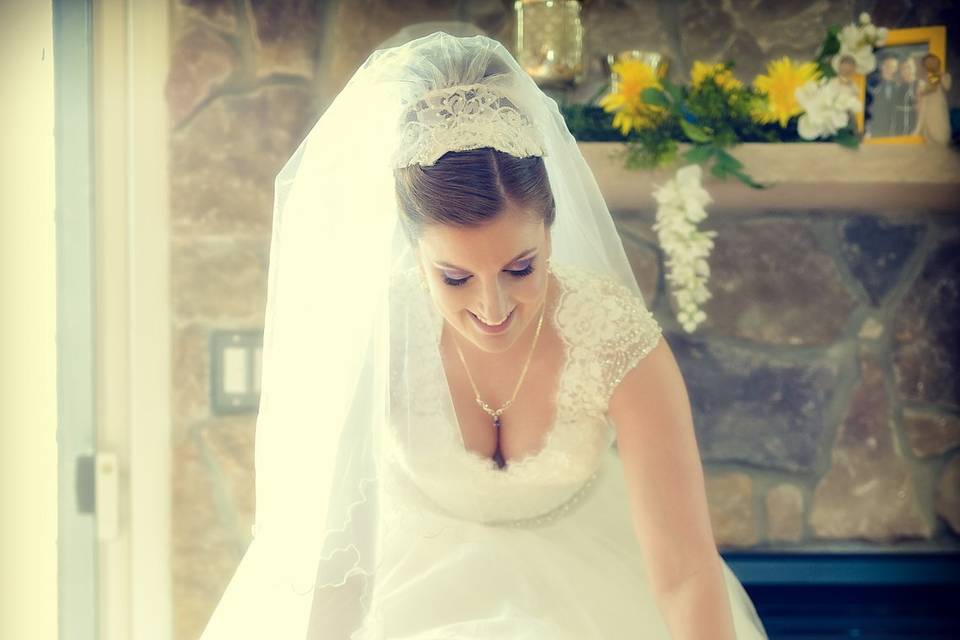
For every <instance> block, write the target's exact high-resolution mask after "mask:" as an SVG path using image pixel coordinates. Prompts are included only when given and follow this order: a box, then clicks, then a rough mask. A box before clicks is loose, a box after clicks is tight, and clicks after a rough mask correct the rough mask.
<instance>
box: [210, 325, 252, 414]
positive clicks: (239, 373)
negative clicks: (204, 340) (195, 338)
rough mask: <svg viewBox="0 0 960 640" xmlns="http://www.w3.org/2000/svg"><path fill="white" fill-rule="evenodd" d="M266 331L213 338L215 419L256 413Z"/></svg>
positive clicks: (219, 333) (216, 333) (226, 333)
mask: <svg viewBox="0 0 960 640" xmlns="http://www.w3.org/2000/svg"><path fill="white" fill-rule="evenodd" d="M262 351H263V331H214V332H212V333H211V335H210V407H211V410H212V412H213V413H214V415H229V414H244V413H256V412H257V408H258V407H259V405H260V371H261V369H260V362H261V354H262Z"/></svg>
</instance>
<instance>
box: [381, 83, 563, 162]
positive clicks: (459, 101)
mask: <svg viewBox="0 0 960 640" xmlns="http://www.w3.org/2000/svg"><path fill="white" fill-rule="evenodd" d="M481 147H493V148H494V149H497V150H499V151H503V152H504V153H509V154H510V155H512V156H516V157H518V158H526V157H528V156H545V155H546V152H545V149H544V144H543V141H542V139H541V136H540V134H539V132H538V131H537V129H536V127H534V126H533V123H532V122H531V121H530V118H528V117H527V116H526V115H524V114H523V113H521V112H520V110H519V109H517V107H516V106H515V105H514V104H513V102H511V101H510V99H509V98H508V97H507V96H506V95H505V94H504V93H503V92H501V91H500V90H498V89H497V88H496V87H493V86H491V85H488V84H467V85H455V86H452V87H445V88H442V89H435V90H433V91H430V92H428V93H426V94H424V95H423V96H421V97H420V99H419V100H417V101H416V102H415V103H414V104H413V106H412V107H410V109H408V110H407V111H406V117H405V119H404V121H403V123H402V124H401V132H400V145H399V149H398V150H397V153H396V155H395V159H394V166H396V167H406V166H408V165H411V164H419V165H422V166H430V165H432V164H434V163H435V162H436V161H437V160H438V159H439V158H440V157H441V156H443V154H445V153H447V152H448V151H466V150H468V149H479V148H481Z"/></svg>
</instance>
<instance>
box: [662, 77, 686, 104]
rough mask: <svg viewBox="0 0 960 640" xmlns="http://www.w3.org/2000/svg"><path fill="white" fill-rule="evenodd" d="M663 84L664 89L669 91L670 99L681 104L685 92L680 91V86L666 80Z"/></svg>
mask: <svg viewBox="0 0 960 640" xmlns="http://www.w3.org/2000/svg"><path fill="white" fill-rule="evenodd" d="M662 84H663V88H664V89H665V90H666V91H667V93H668V94H669V95H670V97H671V98H672V99H673V101H674V102H676V103H679V102H681V101H682V100H683V91H682V90H681V89H680V87H679V86H677V85H675V84H673V83H672V82H668V81H666V80H664V81H663V82H662Z"/></svg>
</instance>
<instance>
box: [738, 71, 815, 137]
mask: <svg viewBox="0 0 960 640" xmlns="http://www.w3.org/2000/svg"><path fill="white" fill-rule="evenodd" d="M819 76H820V72H819V70H818V69H817V64H816V63H815V62H794V61H792V60H791V59H790V58H788V57H786V56H784V57H783V58H780V59H779V60H772V61H771V62H768V63H767V75H765V76H763V75H760V76H757V77H756V78H754V79H753V86H754V88H756V89H757V90H758V91H762V92H763V93H764V94H766V96H767V99H766V101H765V102H762V103H760V105H761V106H760V108H759V109H757V110H756V111H755V112H754V113H753V117H754V119H756V120H757V121H758V122H763V123H767V122H779V123H780V126H781V127H786V126H787V122H789V120H790V118H792V117H793V116H796V115H800V114H801V113H803V108H802V107H801V106H800V103H799V102H797V96H796V92H797V88H798V87H800V86H801V85H803V84H805V83H807V82H808V81H810V80H815V79H816V78H818V77H819Z"/></svg>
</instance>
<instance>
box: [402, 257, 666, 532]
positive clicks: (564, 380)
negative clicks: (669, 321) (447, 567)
mask: <svg viewBox="0 0 960 640" xmlns="http://www.w3.org/2000/svg"><path fill="white" fill-rule="evenodd" d="M554 272H555V274H556V276H557V279H558V281H559V283H560V285H561V286H560V289H561V294H560V299H559V301H558V303H557V305H556V307H555V309H554V312H553V318H552V321H553V322H554V324H555V326H556V327H557V329H558V333H559V334H560V336H561V338H562V340H563V343H564V347H565V355H566V358H565V361H564V364H563V370H562V371H561V374H560V378H559V384H558V387H557V396H556V419H555V422H554V424H553V426H552V428H551V429H550V430H549V431H548V432H547V434H546V436H545V438H544V443H543V445H542V448H541V449H540V450H539V451H537V452H536V453H533V454H530V455H528V456H526V457H524V458H522V459H520V460H517V461H511V462H509V463H508V464H507V466H506V467H505V468H503V469H500V468H499V467H498V466H497V464H496V462H494V460H492V459H491V458H487V457H485V456H482V455H480V454H478V453H475V452H473V451H470V450H468V449H466V448H465V447H464V445H463V439H462V437H461V435H460V429H459V427H458V423H457V418H456V413H455V411H454V409H453V404H452V400H451V398H450V392H449V388H448V387H447V386H446V378H445V374H444V373H443V370H442V366H439V365H438V366H428V365H424V366H416V367H414V366H410V365H411V363H412V361H413V358H412V357H410V356H407V357H406V358H398V359H397V360H399V361H395V362H394V365H393V366H392V369H393V370H392V380H391V389H394V390H396V392H395V393H394V394H392V398H391V414H392V416H393V418H392V424H391V427H393V428H390V429H387V432H388V435H387V437H386V438H385V442H384V444H385V449H384V460H385V461H386V465H385V466H386V471H387V474H386V477H387V478H389V479H388V480H387V482H386V485H385V487H384V491H385V495H386V496H387V497H388V498H398V499H400V502H399V503H397V504H400V503H405V502H406V503H410V504H416V505H417V506H418V507H419V508H439V509H441V510H443V511H445V512H447V513H449V514H451V515H454V516H456V517H460V518H465V519H469V520H474V521H480V522H488V523H503V524H515V525H517V524H523V523H534V522H543V521H544V520H545V519H547V518H545V514H550V513H559V512H560V511H562V510H563V509H564V507H569V506H570V505H571V504H572V503H575V502H576V501H577V500H578V499H579V497H581V496H582V495H583V494H584V493H585V492H586V491H589V488H590V486H591V480H592V479H593V478H594V477H595V476H596V474H597V473H598V472H599V471H600V466H601V462H602V456H603V454H604V453H605V452H606V450H607V449H608V448H609V447H610V445H611V444H612V443H613V441H614V440H615V430H614V428H613V426H612V425H611V423H610V422H609V421H608V419H607V416H606V411H607V406H608V404H609V400H610V397H611V395H612V394H613V391H614V389H615V388H616V386H617V385H618V384H619V382H620V380H621V379H622V378H623V376H624V375H625V374H626V373H627V372H628V371H629V370H630V369H631V368H633V366H634V365H636V363H637V362H638V361H639V360H640V359H642V358H643V357H644V356H646V355H647V354H648V353H649V352H650V350H651V349H653V347H654V346H655V345H656V344H657V342H658V340H659V338H660V335H661V333H662V331H661V328H660V326H659V325H658V324H657V322H656V320H655V319H654V317H653V314H652V313H651V312H650V311H649V310H647V309H646V307H645V306H644V304H643V301H642V299H641V298H639V297H638V296H636V295H634V294H633V293H632V292H630V290H629V289H627V288H626V287H624V286H623V285H621V284H619V283H617V282H615V281H613V280H609V279H606V278H604V277H602V276H599V275H597V274H593V273H591V272H588V271H585V270H582V269H580V268H578V267H572V266H563V265H556V266H555V267H554ZM411 279H412V278H411ZM394 286H395V287H396V286H401V287H411V291H410V294H411V295H412V294H413V290H412V289H415V288H416V287H417V285H416V283H415V282H401V283H398V284H395V285H394ZM394 294H395V295H406V294H404V293H402V292H399V293H398V292H396V291H395V293H394ZM393 322H394V327H393V331H394V333H395V334H398V335H408V336H410V338H409V339H410V340H414V341H422V342H417V343H411V344H410V345H409V350H408V352H407V353H412V354H416V353H421V354H423V353H432V352H431V351H429V350H431V349H436V348H437V344H438V341H439V335H440V330H441V328H442V322H443V320H442V317H441V316H440V315H439V313H438V312H437V311H436V310H435V309H434V308H433V305H432V304H429V302H428V303H427V304H420V305H417V304H413V305H409V310H408V312H407V313H406V314H405V315H404V317H402V318H395V319H394V320H393ZM423 360H425V361H428V362H433V361H436V362H437V363H439V358H423ZM404 375H405V376H406V377H407V379H402V377H403V376H404ZM409 430H414V431H412V432H411V431H409ZM421 430H423V431H422V432H421ZM419 433H429V434H432V437H431V438H430V439H429V440H427V439H425V438H416V437H413V436H415V435H417V434H419ZM404 434H406V435H404ZM414 441H415V442H417V443H418V444H417V445H416V446H413V447H411V446H410V445H409V442H414ZM388 501H389V500H388ZM398 508H399V507H398Z"/></svg>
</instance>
